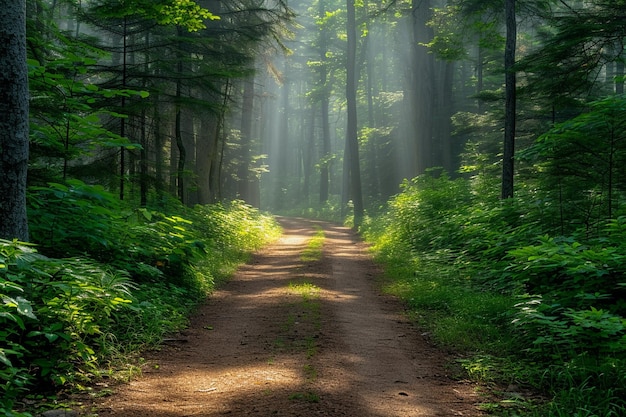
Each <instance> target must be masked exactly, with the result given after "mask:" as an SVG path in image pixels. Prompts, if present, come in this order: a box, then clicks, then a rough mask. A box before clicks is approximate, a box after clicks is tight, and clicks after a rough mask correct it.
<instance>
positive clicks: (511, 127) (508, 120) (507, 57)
mask: <svg viewBox="0 0 626 417" xmlns="http://www.w3.org/2000/svg"><path fill="white" fill-rule="evenodd" d="M505 19H506V46H505V49H504V71H505V94H506V103H505V110H504V151H503V156H502V198H503V199H506V198H511V197H513V180H514V162H513V158H514V156H515V101H516V91H515V81H516V77H515V70H514V68H513V66H514V65H515V47H516V38H517V24H516V22H515V0H505Z"/></svg>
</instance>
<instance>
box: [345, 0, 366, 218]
mask: <svg viewBox="0 0 626 417" xmlns="http://www.w3.org/2000/svg"><path fill="white" fill-rule="evenodd" d="M346 7H347V17H348V19H347V21H346V30H347V34H348V50H347V54H346V55H347V60H346V103H347V112H348V124H347V129H346V151H347V154H348V155H349V161H348V166H349V171H350V191H351V197H352V203H353V204H354V227H355V228H358V227H359V226H360V225H361V223H362V221H363V215H364V209H363V196H362V190H361V168H360V161H359V141H358V130H357V127H358V126H357V111H356V12H355V10H354V0H346Z"/></svg>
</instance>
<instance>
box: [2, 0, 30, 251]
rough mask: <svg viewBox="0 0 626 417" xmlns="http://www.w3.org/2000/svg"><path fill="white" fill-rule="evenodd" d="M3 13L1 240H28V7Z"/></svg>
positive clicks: (17, 0) (10, 0)
mask: <svg viewBox="0 0 626 417" xmlns="http://www.w3.org/2000/svg"><path fill="white" fill-rule="evenodd" d="M2 9H3V10H2V12H0V45H2V47H1V48H0V97H2V100H0V238H3V239H16V238H17V239H19V240H22V241H27V240H28V221H27V216H26V173H27V169H28V130H29V125H28V68H27V66H26V5H25V2H24V1H23V0H5V1H4V3H3V5H2Z"/></svg>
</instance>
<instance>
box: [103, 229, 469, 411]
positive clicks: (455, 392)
mask: <svg viewBox="0 0 626 417" xmlns="http://www.w3.org/2000/svg"><path fill="white" fill-rule="evenodd" d="M280 222H281V224H282V226H283V228H284V234H283V236H282V238H281V239H280V240H279V241H278V242H276V243H275V244H274V245H272V246H271V247H269V248H267V249H265V250H263V251H261V252H259V253H257V254H256V255H254V256H253V257H252V259H251V261H250V262H249V263H248V264H247V265H245V266H243V267H241V268H240V269H239V271H238V272H237V274H236V275H235V276H234V277H233V279H232V280H231V281H230V282H228V283H227V284H226V285H224V286H223V287H222V288H221V289H219V290H218V291H216V292H215V293H214V294H213V295H211V297H210V298H209V300H208V301H207V303H206V305H204V306H203V307H201V308H200V310H199V311H198V314H197V315H196V316H195V317H193V318H192V321H191V325H190V327H189V329H188V330H187V331H186V332H185V333H184V341H182V340H181V341H179V342H175V343H173V344H168V345H166V346H165V347H164V348H163V349H162V350H161V351H160V352H157V353H155V354H153V355H152V357H150V358H149V362H148V365H147V366H146V369H145V370H144V372H143V375H142V377H141V378H139V379H137V380H135V381H132V382H130V383H129V384H126V385H123V386H120V387H119V389H118V390H117V392H116V393H115V394H114V395H112V396H110V397H108V398H104V399H101V400H99V403H98V404H96V408H97V410H98V415H99V416H101V417H114V416H115V417H122V416H123V417H131V416H137V417H144V416H145V417H148V416H150V417H166V416H167V417H183V416H221V415H232V416H263V417H265V416H302V417H308V416H350V417H404V416H478V415H481V413H480V412H479V411H477V409H476V407H475V402H476V401H477V397H476V395H475V394H474V391H473V387H472V386H471V385H469V384H464V383H461V382H457V381H453V380H451V379H450V378H448V377H447V376H446V371H445V367H444V365H445V361H446V358H445V356H444V355H443V354H442V353H441V352H439V351H437V350H436V349H434V348H433V347H432V346H430V345H429V344H428V343H427V342H426V341H425V340H424V338H423V337H421V336H420V334H419V332H418V330H416V329H415V328H414V327H412V325H411V324H410V323H409V322H408V320H406V319H405V318H404V317H403V316H402V315H401V305H400V304H399V303H398V302H397V301H396V300H395V299H393V298H391V297H387V296H383V295H380V293H379V292H378V291H377V290H376V288H375V284H374V281H375V277H376V275H377V274H378V273H379V271H378V270H377V268H376V266H375V265H374V264H373V262H372V261H371V259H370V257H369V256H368V254H367V249H366V247H365V245H364V244H363V243H361V242H360V241H359V239H358V238H357V236H355V235H354V234H353V233H352V232H351V231H350V230H349V229H347V228H344V227H339V226H335V225H331V224H328V223H323V222H315V221H310V220H303V219H287V218H283V219H280ZM320 230H323V242H324V245H323V250H322V255H321V257H319V259H304V258H303V256H302V253H303V251H305V250H306V248H307V244H308V242H310V240H311V239H312V238H313V237H314V236H316V235H317V236H319V235H320V234H321V232H319V231H320Z"/></svg>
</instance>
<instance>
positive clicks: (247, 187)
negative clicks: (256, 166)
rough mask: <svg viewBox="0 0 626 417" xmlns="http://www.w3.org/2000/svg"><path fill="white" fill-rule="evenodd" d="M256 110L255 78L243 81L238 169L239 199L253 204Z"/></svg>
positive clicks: (251, 77)
mask: <svg viewBox="0 0 626 417" xmlns="http://www.w3.org/2000/svg"><path fill="white" fill-rule="evenodd" d="M253 108H254V76H252V75H251V76H249V77H247V78H246V79H245V80H243V98H242V104H241V153H240V157H241V160H240V161H239V167H238V169H237V177H238V178H239V181H238V188H239V198H241V199H242V200H243V201H245V202H246V203H248V204H252V198H251V197H252V196H251V181H250V177H251V175H250V168H251V155H252V149H251V148H252V115H253Z"/></svg>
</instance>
